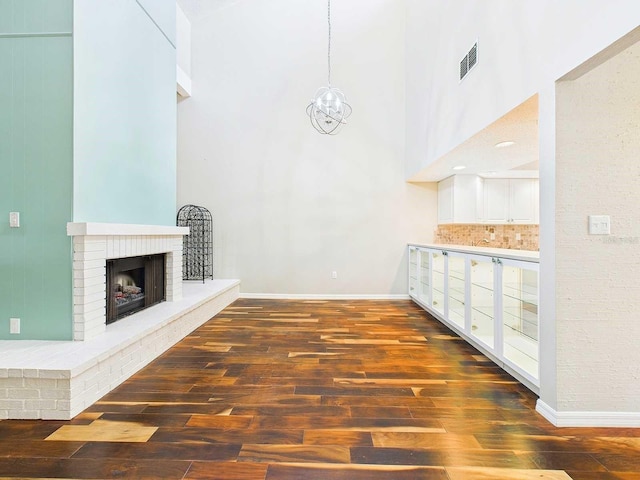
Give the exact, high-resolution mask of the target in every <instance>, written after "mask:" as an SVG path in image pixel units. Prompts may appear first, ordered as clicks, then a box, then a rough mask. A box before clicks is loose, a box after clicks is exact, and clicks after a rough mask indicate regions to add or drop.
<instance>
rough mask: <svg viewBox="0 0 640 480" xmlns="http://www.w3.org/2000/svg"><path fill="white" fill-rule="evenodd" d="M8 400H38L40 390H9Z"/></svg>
mask: <svg viewBox="0 0 640 480" xmlns="http://www.w3.org/2000/svg"><path fill="white" fill-rule="evenodd" d="M9 398H14V399H15V398H20V399H29V398H40V390H38V389H37V388H10V389H9Z"/></svg>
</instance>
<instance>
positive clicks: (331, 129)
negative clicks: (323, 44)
mask: <svg viewBox="0 0 640 480" xmlns="http://www.w3.org/2000/svg"><path fill="white" fill-rule="evenodd" d="M327 23H328V24H329V46H328V49H327V64H328V67H329V68H328V75H327V86H326V87H321V88H320V89H318V91H317V92H316V95H315V97H313V100H311V103H310V104H309V105H308V106H307V115H309V120H311V125H313V128H315V129H316V130H317V131H318V132H319V133H321V134H323V135H335V134H336V133H338V132H339V131H340V129H341V127H342V126H343V125H345V124H346V123H347V121H346V119H347V117H348V116H349V115H351V106H350V105H349V104H348V103H347V98H346V97H345V96H344V93H342V92H341V91H340V90H339V89H337V88H335V87H332V86H331V0H328V6H327Z"/></svg>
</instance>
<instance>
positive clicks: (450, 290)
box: [446, 252, 466, 330]
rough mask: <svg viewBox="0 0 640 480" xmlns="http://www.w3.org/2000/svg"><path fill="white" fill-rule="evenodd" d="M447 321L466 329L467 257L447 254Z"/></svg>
mask: <svg viewBox="0 0 640 480" xmlns="http://www.w3.org/2000/svg"><path fill="white" fill-rule="evenodd" d="M447 262H448V267H449V268H448V269H447V316H446V318H447V321H449V322H450V323H452V324H454V325H456V326H457V327H460V328H461V329H462V330H464V328H465V319H466V308H465V297H466V280H465V278H466V275H465V264H466V262H465V257H463V256H461V255H458V254H455V253H452V252H447Z"/></svg>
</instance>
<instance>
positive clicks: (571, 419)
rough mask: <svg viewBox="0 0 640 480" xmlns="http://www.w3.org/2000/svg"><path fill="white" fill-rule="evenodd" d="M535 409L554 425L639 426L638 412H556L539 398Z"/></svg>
mask: <svg viewBox="0 0 640 480" xmlns="http://www.w3.org/2000/svg"><path fill="white" fill-rule="evenodd" d="M536 411H537V412H538V413H539V414H540V415H542V416H543V417H544V418H546V419H547V420H549V422H551V423H552V424H553V425H555V426H556V427H630V428H635V427H640V412H558V411H556V410H554V409H553V408H551V407H550V406H549V405H547V404H546V403H544V402H543V401H542V400H540V399H538V401H537V402H536Z"/></svg>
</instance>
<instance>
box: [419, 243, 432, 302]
mask: <svg viewBox="0 0 640 480" xmlns="http://www.w3.org/2000/svg"><path fill="white" fill-rule="evenodd" d="M430 265H431V255H430V254H429V251H428V250H426V249H423V248H419V249H418V300H420V302H422V303H423V304H424V305H429V295H430V293H431V291H430V290H431V288H430V287H431V278H430V270H431V268H430Z"/></svg>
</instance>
